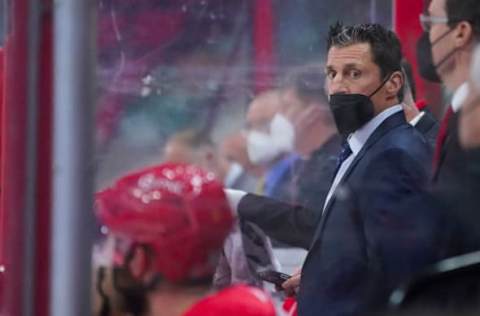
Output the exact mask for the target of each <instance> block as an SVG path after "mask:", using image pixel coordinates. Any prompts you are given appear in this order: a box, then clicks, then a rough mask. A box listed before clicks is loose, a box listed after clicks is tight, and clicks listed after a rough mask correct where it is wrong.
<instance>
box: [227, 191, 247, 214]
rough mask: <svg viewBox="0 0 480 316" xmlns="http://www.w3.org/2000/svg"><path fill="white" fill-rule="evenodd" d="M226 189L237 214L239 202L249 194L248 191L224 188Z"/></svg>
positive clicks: (228, 198)
mask: <svg viewBox="0 0 480 316" xmlns="http://www.w3.org/2000/svg"><path fill="white" fill-rule="evenodd" d="M224 191H225V195H226V196H227V200H228V204H229V205H230V208H231V209H232V212H233V214H235V215H237V214H238V211H237V208H238V204H239V203H240V200H241V199H242V198H243V197H244V196H245V195H247V192H244V191H240V190H234V189H224Z"/></svg>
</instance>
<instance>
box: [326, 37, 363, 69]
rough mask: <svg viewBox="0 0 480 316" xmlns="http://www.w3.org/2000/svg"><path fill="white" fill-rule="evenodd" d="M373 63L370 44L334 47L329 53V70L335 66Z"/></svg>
mask: <svg viewBox="0 0 480 316" xmlns="http://www.w3.org/2000/svg"><path fill="white" fill-rule="evenodd" d="M369 61H372V54H371V49H370V44H368V43H359V44H353V45H349V46H345V47H338V46H333V47H332V48H330V50H329V51H328V56H327V65H326V66H327V68H328V67H332V66H335V65H339V64H341V65H346V64H364V63H366V62H369Z"/></svg>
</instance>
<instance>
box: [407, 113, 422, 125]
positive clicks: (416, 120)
mask: <svg viewBox="0 0 480 316" xmlns="http://www.w3.org/2000/svg"><path fill="white" fill-rule="evenodd" d="M424 115H425V112H424V111H421V112H420V113H418V114H417V115H416V116H415V117H414V118H413V119H412V120H411V121H410V122H409V123H410V125H412V126H415V125H417V124H418V122H420V120H421V119H422V117H423V116H424Z"/></svg>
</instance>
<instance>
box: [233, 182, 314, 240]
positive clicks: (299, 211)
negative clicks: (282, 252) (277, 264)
mask: <svg viewBox="0 0 480 316" xmlns="http://www.w3.org/2000/svg"><path fill="white" fill-rule="evenodd" d="M225 193H226V194H227V198H228V200H229V203H230V207H231V208H232V209H233V211H234V212H235V213H236V214H238V216H239V218H240V219H241V220H245V221H249V222H252V223H254V224H256V225H257V226H259V227H260V228H261V229H262V230H263V231H264V232H265V233H266V234H267V235H268V236H269V237H272V238H274V239H276V240H278V241H281V242H284V243H287V244H289V245H291V246H295V247H301V248H305V249H308V247H309V246H310V243H311V240H312V238H313V234H314V233H315V227H316V224H317V223H316V217H315V213H314V212H313V211H311V210H309V209H306V208H303V207H301V206H294V205H290V204H287V203H283V202H279V201H276V200H274V199H270V198H267V197H263V196H259V195H254V194H247V193H245V192H242V191H238V190H230V189H227V190H225ZM319 207H321V206H319Z"/></svg>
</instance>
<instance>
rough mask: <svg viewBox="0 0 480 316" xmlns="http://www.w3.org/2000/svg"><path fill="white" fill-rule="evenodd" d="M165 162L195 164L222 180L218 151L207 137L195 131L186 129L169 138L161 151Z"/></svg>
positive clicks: (223, 173) (222, 170)
mask: <svg viewBox="0 0 480 316" xmlns="http://www.w3.org/2000/svg"><path fill="white" fill-rule="evenodd" d="M163 160H164V161H165V162H177V163H178V162H179V163H189V164H195V165H197V166H199V167H201V168H203V169H205V170H208V171H210V172H213V173H214V174H215V176H216V177H217V178H218V179H222V180H223V179H224V177H225V171H224V169H223V168H222V167H221V162H220V159H219V155H218V151H217V148H216V146H215V144H214V143H213V141H212V140H211V139H210V137H209V136H208V135H205V133H202V132H201V131H200V130H196V129H186V130H183V131H180V132H177V133H175V134H173V135H172V136H170V138H169V139H168V140H167V142H166V144H165V147H164V149H163Z"/></svg>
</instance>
